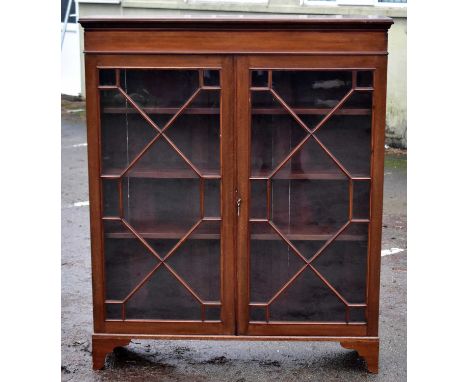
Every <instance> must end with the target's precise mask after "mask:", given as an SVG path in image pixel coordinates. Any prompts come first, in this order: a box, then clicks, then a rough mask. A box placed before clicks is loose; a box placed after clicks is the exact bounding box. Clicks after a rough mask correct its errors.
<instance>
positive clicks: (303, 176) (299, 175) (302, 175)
mask: <svg viewBox="0 0 468 382" xmlns="http://www.w3.org/2000/svg"><path fill="white" fill-rule="evenodd" d="M271 172H272V170H266V171H263V170H262V171H257V172H254V173H253V174H252V175H251V176H250V180H264V179H267V177H268V175H269V174H270V173H271ZM352 175H353V178H359V179H362V178H364V179H366V178H369V179H370V177H369V175H365V174H357V175H355V174H352ZM272 179H273V180H278V179H281V180H307V179H309V180H347V179H348V177H347V176H346V175H345V174H344V173H343V172H341V171H340V170H338V169H337V170H336V171H323V170H318V171H314V172H299V171H292V172H289V173H288V172H286V171H281V170H280V171H279V172H278V173H276V175H275V176H274V177H273V178H272Z"/></svg>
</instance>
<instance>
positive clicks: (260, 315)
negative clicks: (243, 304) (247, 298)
mask: <svg viewBox="0 0 468 382" xmlns="http://www.w3.org/2000/svg"><path fill="white" fill-rule="evenodd" d="M250 321H266V312H265V307H264V306H255V305H254V306H250Z"/></svg>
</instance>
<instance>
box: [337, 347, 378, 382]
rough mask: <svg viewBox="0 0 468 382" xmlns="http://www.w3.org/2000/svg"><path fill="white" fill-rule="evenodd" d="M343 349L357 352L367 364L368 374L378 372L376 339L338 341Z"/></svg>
mask: <svg viewBox="0 0 468 382" xmlns="http://www.w3.org/2000/svg"><path fill="white" fill-rule="evenodd" d="M340 344H341V346H343V347H344V348H345V349H351V350H355V351H357V352H358V354H359V356H360V357H362V358H363V359H364V360H365V361H366V364H367V370H368V371H369V372H370V373H373V374H377V373H378V372H379V340H378V339H358V340H356V339H355V340H346V341H340Z"/></svg>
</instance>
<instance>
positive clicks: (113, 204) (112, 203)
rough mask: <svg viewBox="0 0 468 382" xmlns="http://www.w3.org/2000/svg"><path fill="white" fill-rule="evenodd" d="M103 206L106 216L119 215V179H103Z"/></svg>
mask: <svg viewBox="0 0 468 382" xmlns="http://www.w3.org/2000/svg"><path fill="white" fill-rule="evenodd" d="M102 204H103V206H102V208H103V211H102V213H103V215H104V216H119V181H118V180H115V179H102Z"/></svg>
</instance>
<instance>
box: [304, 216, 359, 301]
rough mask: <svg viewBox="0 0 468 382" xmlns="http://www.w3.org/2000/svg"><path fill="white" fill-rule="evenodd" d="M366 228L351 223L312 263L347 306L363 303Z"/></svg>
mask: <svg viewBox="0 0 468 382" xmlns="http://www.w3.org/2000/svg"><path fill="white" fill-rule="evenodd" d="M367 233H368V225H367V224H362V223H360V224H355V223H352V224H351V225H350V226H348V228H346V229H345V230H344V231H343V232H342V233H341V234H340V236H338V238H337V239H336V240H335V241H333V242H332V243H331V244H330V245H329V246H328V247H327V248H326V249H325V250H324V251H323V252H322V254H321V255H320V256H318V257H317V258H316V259H315V260H314V261H313V262H312V264H313V266H314V267H315V268H316V269H317V270H318V271H319V272H320V273H321V274H322V276H324V277H325V278H326V279H327V280H328V282H329V283H330V284H331V285H332V286H333V287H334V288H335V289H336V290H337V291H338V293H340V294H341V295H342V296H343V297H344V298H345V299H346V301H348V302H349V303H356V304H361V303H365V302H366V275H367Z"/></svg>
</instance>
